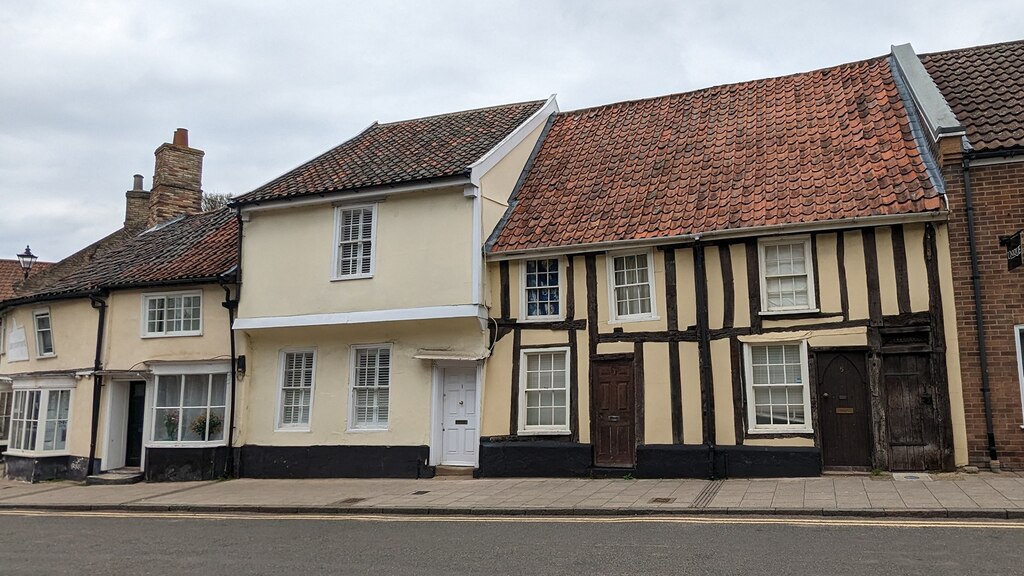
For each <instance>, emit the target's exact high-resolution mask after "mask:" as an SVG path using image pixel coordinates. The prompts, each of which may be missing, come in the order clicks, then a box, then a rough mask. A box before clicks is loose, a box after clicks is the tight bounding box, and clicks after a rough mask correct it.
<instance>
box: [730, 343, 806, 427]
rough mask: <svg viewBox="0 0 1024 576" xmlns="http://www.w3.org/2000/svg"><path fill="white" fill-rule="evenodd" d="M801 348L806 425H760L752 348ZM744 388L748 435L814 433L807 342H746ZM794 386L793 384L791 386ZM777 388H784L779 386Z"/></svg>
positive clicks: (801, 375)
mask: <svg viewBox="0 0 1024 576" xmlns="http://www.w3.org/2000/svg"><path fill="white" fill-rule="evenodd" d="M795 344H796V345H799V346H800V380H801V384H802V385H803V401H804V424H803V425H802V426H799V425H797V426H794V425H787V424H758V423H757V413H756V412H757V407H756V406H755V404H754V364H753V353H752V351H751V348H752V347H754V346H792V345H795ZM743 372H744V380H745V383H744V388H745V391H746V395H747V398H746V400H747V433H748V434H779V433H794V434H810V433H813V432H814V429H813V427H812V425H811V421H812V416H811V382H810V374H809V368H808V358H807V341H806V340H801V341H799V342H792V341H789V342H746V343H744V344H743ZM789 385H790V386H792V385H793V384H789ZM776 386H782V385H781V384H778V385H776Z"/></svg>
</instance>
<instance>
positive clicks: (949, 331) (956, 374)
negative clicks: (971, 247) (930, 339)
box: [935, 224, 967, 466]
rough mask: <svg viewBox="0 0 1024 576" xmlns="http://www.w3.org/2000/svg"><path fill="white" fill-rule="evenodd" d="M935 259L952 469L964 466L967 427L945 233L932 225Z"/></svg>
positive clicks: (939, 227) (950, 270) (941, 226)
mask: <svg viewBox="0 0 1024 576" xmlns="http://www.w3.org/2000/svg"><path fill="white" fill-rule="evenodd" d="M935 247H936V252H937V254H936V258H937V259H938V263H939V291H940V293H941V295H942V318H943V320H944V321H945V323H946V326H945V330H944V333H945V337H946V378H947V383H948V385H949V411H950V416H951V418H950V423H951V424H952V427H953V460H954V463H955V465H956V466H966V465H967V424H966V421H965V418H964V391H963V381H962V380H961V379H960V344H959V338H958V336H957V331H956V321H955V319H956V308H955V304H954V300H953V266H952V262H951V260H950V255H949V229H948V228H947V227H946V225H945V224H936V225H935Z"/></svg>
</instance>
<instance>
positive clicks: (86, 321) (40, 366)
mask: <svg viewBox="0 0 1024 576" xmlns="http://www.w3.org/2000/svg"><path fill="white" fill-rule="evenodd" d="M36 310H49V312H50V326H51V329H52V335H53V351H54V353H55V356H51V357H45V358H40V357H39V353H38V351H37V350H36V333H35V323H34V319H33V316H32V315H33V312H35V311H36ZM14 322H17V324H18V325H19V326H21V328H22V329H23V330H24V332H25V340H26V341H27V344H28V356H29V359H28V360H26V361H19V362H9V356H8V354H7V349H8V347H9V346H10V337H11V334H10V331H11V328H12V327H13V326H14ZM98 322H99V313H98V312H97V311H96V310H93V308H92V306H90V304H89V299H88V298H74V299H70V300H53V301H50V302H40V303H38V304H26V305H24V306H19V307H17V308H14V309H13V310H9V311H8V312H7V313H6V314H5V315H4V355H3V357H2V360H0V372H2V373H4V374H12V373H21V372H52V371H60V370H81V369H91V368H92V366H93V362H94V361H95V358H96V327H97V324H98Z"/></svg>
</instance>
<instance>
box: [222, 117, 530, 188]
mask: <svg viewBox="0 0 1024 576" xmlns="http://www.w3.org/2000/svg"><path fill="white" fill-rule="evenodd" d="M543 105H544V101H543V100H537V101H533V102H521V103H518V104H508V105H505V106H494V107H492V108H481V109H478V110H466V111H464V112H453V113H451V114H442V115H439V116H429V117H427V118H418V119H416V120H405V121H401V122H390V123H386V124H378V123H376V122H375V123H373V124H372V125H371V126H370V127H369V128H367V129H366V130H364V131H363V132H362V133H360V134H359V135H358V136H356V137H354V138H352V139H351V140H349V141H347V142H345V143H343V144H341V145H340V146H337V147H336V148H333V149H331V150H329V151H327V152H326V153H324V154H321V155H320V156H318V157H316V158H314V159H313V160H310V161H309V162H306V163H305V164H303V165H302V166H299V167H298V168H296V169H294V170H292V171H291V172H288V173H286V174H284V175H283V176H280V177H278V178H276V179H274V180H272V181H270V182H268V183H267V184H264V185H263V186H260V187H259V188H257V189H255V190H253V191H252V192H249V193H248V194H245V195H242V196H239V197H238V198H236V199H235V200H234V201H235V202H236V203H240V204H245V203H251V202H259V201H262V200H275V199H282V198H292V197H296V196H305V195H310V194H319V193H323V192H336V191H342V190H353V189H357V188H366V187H368V186H380V185H384V184H399V183H403V182H415V181H418V180H426V179H431V178H444V177H448V176H460V175H464V174H467V173H468V168H469V166H470V165H471V164H473V163H474V162H476V161H477V160H479V159H480V158H481V157H482V156H483V155H484V154H486V153H487V152H488V151H489V150H490V149H491V148H494V146H496V145H497V144H498V143H499V142H501V141H502V140H503V139H504V138H505V137H506V136H508V135H509V134H510V133H512V131H513V130H515V129H516V128H517V127H518V126H519V125H521V124H522V123H523V122H525V121H526V120H527V119H528V118H529V117H530V116H532V115H533V114H534V113H535V112H537V111H538V110H540V108H541V107H542V106H543Z"/></svg>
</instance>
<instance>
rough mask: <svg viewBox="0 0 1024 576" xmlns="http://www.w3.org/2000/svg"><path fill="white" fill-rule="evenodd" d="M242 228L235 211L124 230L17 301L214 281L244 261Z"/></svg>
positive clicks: (32, 282)
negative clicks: (241, 255)
mask: <svg viewBox="0 0 1024 576" xmlns="http://www.w3.org/2000/svg"><path fill="white" fill-rule="evenodd" d="M237 232H238V225H237V221H236V220H235V213H234V211H233V210H232V209H230V208H221V209H219V210H214V211H211V212H204V213H202V214H194V215H191V216H185V217H184V218H182V219H180V220H172V221H171V222H170V223H168V224H167V225H165V226H163V227H161V228H157V229H153V230H150V231H148V232H144V233H142V234H140V235H138V236H131V235H128V234H126V233H125V232H124V230H123V229H122V230H119V231H117V232H115V233H114V234H111V235H110V236H108V237H106V238H104V239H103V240H100V241H99V242H96V243H94V244H93V245H92V246H89V247H88V248H85V249H83V250H80V251H79V252H77V253H75V254H74V255H72V256H69V257H68V258H65V259H64V260H61V261H60V262H58V263H56V264H54V265H53V266H51V267H50V268H49V269H48V270H46V271H45V273H42V274H38V275H36V274H35V273H33V275H32V276H31V277H30V278H29V281H28V282H26V283H25V284H23V285H21V286H19V287H17V289H16V290H15V297H16V298H19V299H21V298H39V297H44V296H59V295H62V294H66V295H70V294H81V293H85V292H91V291H94V290H98V289H105V288H118V287H129V286H138V285H159V284H173V283H177V282H187V281H193V280H195V281H211V280H213V279H215V278H216V277H217V276H219V275H221V274H223V273H225V272H228V271H230V270H231V269H232V268H233V267H234V266H235V265H236V263H237V260H238V258H237V257H238V234H237Z"/></svg>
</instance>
